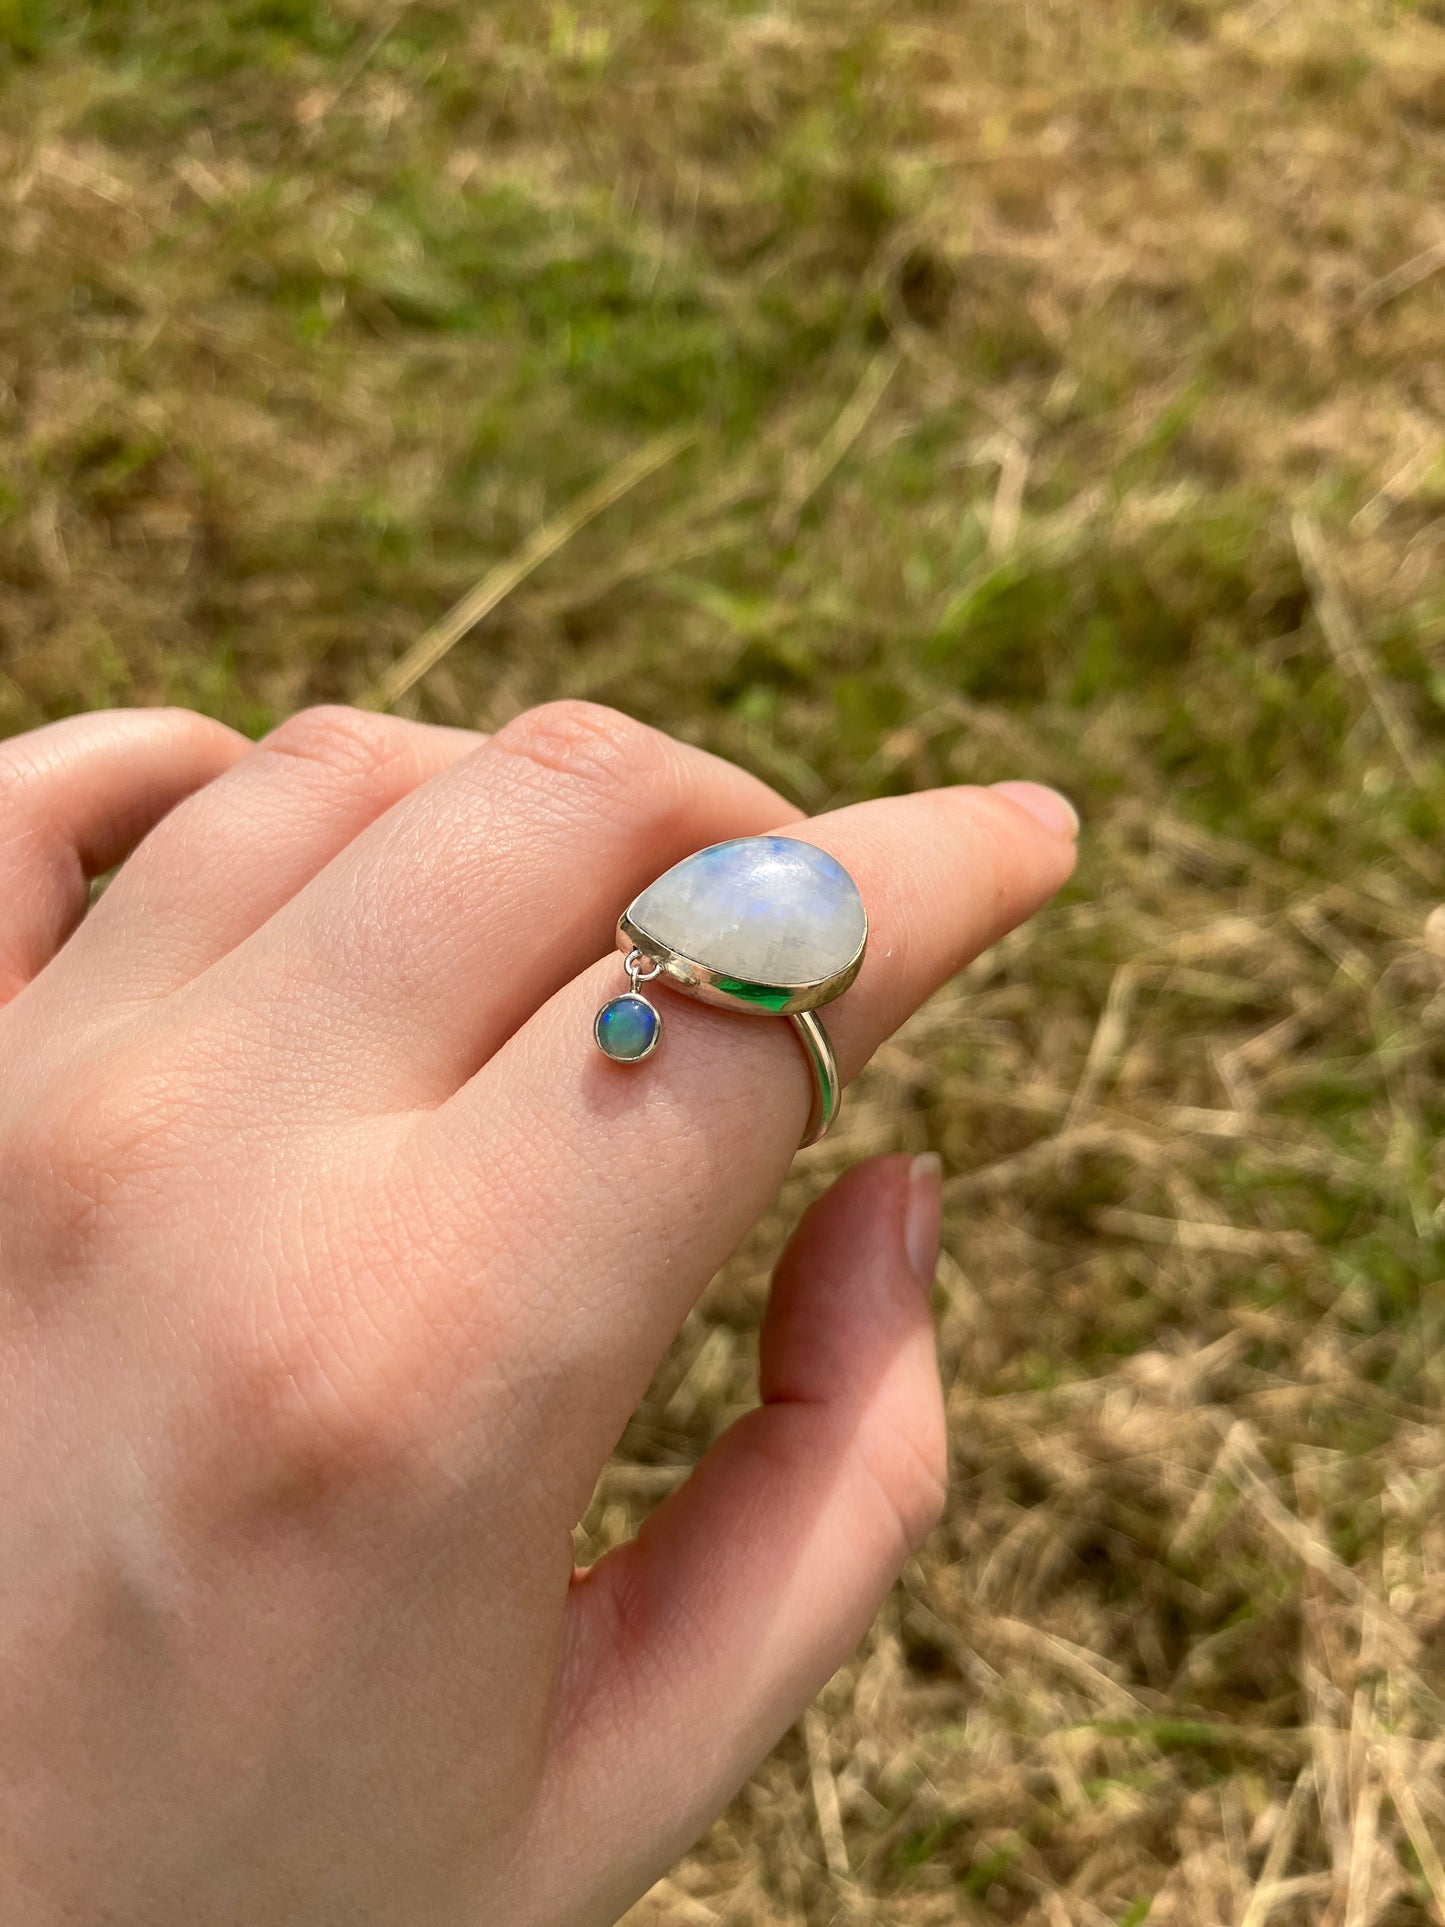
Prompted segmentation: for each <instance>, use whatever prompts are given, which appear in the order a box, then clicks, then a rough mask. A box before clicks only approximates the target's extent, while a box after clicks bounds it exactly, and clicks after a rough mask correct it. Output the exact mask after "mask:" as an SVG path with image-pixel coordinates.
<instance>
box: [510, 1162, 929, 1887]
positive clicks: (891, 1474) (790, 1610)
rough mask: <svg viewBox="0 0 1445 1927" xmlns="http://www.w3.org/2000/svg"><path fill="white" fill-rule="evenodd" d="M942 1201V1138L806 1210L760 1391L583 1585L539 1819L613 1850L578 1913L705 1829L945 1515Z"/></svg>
mask: <svg viewBox="0 0 1445 1927" xmlns="http://www.w3.org/2000/svg"><path fill="white" fill-rule="evenodd" d="M940 1208H941V1207H940V1187H939V1168H938V1161H937V1159H936V1158H933V1157H923V1158H914V1159H909V1158H906V1157H885V1158H877V1159H873V1160H871V1161H870V1162H868V1163H866V1164H862V1165H859V1166H857V1167H856V1168H855V1169H854V1170H852V1171H850V1172H848V1173H847V1175H846V1176H845V1177H843V1178H842V1179H841V1180H840V1181H839V1182H838V1183H837V1184H836V1185H835V1186H834V1187H833V1188H832V1190H831V1191H829V1192H828V1193H827V1194H826V1195H825V1196H824V1197H823V1198H821V1199H820V1200H819V1201H818V1202H817V1203H816V1204H814V1205H813V1206H812V1208H811V1209H810V1210H809V1211H808V1212H807V1214H806V1215H805V1216H804V1218H803V1220H802V1222H801V1224H800V1225H799V1226H798V1229H797V1231H796V1233H795V1234H794V1236H793V1238H792V1240H791V1241H790V1243H789V1245H788V1247H787V1249H786V1251H785V1252H784V1254H783V1256H782V1259H781V1261H780V1262H779V1265H778V1268H777V1272H776V1274H775V1277H774V1281H773V1291H772V1298H771V1301H770V1303H769V1307H768V1312H767V1316H766V1318H765V1320H764V1323H763V1330H762V1341H761V1361H760V1364H761V1369H760V1377H761V1391H762V1398H763V1403H762V1405H761V1406H760V1407H759V1409H758V1410H756V1411H753V1412H750V1413H748V1414H747V1416H746V1417H745V1418H743V1419H741V1420H739V1421H738V1423H737V1424H736V1425H734V1426H733V1427H732V1428H731V1429H730V1430H729V1431H728V1432H726V1433H725V1434H724V1435H723V1437H722V1438H721V1439H720V1440H719V1441H718V1443H717V1444H716V1445H715V1446H714V1447H713V1448H712V1450H711V1451H709V1452H708V1454H707V1455H706V1457H705V1458H704V1459H703V1461H702V1463H701V1464H700V1465H699V1466H698V1468H697V1470H696V1471H695V1472H694V1473H693V1475H692V1476H691V1478H689V1480H688V1481H687V1483H686V1484H685V1485H684V1486H682V1487H681V1488H680V1489H679V1490H678V1491H677V1492H676V1493H674V1494H673V1495H672V1497H671V1498H669V1499H667V1500H666V1501H665V1502H664V1503H663V1504H662V1505H661V1506H659V1507H658V1509H657V1510H656V1512H654V1513H653V1515H652V1517H651V1518H650V1519H649V1520H648V1521H647V1523H646V1525H645V1526H644V1527H643V1528H642V1531H641V1533H640V1534H639V1536H638V1537H637V1539H636V1540H634V1541H633V1542H632V1543H631V1544H630V1545H627V1546H623V1547H621V1548H619V1549H618V1550H617V1551H615V1552H613V1553H610V1554H609V1555H608V1556H607V1557H606V1558H605V1559H603V1560H602V1561H601V1562H600V1563H599V1564H598V1565H597V1566H596V1567H594V1568H593V1569H592V1570H591V1571H590V1572H587V1573H582V1574H579V1575H578V1577H577V1579H576V1581H575V1583H574V1587H573V1592H572V1597H571V1601H570V1614H569V1623H568V1628H567V1635H566V1640H567V1644H566V1649H565V1651H566V1658H565V1661H564V1667H565V1675H564V1677H565V1687H564V1691H565V1705H564V1706H563V1708H562V1711H561V1713H560V1714H559V1722H560V1730H559V1732H558V1735H557V1747H556V1752H555V1755H554V1760H553V1767H552V1778H551V1783H550V1791H549V1795H548V1800H547V1803H546V1804H547V1805H548V1806H550V1807H551V1808H552V1811H551V1813H550V1815H549V1816H548V1818H547V1820H546V1822H545V1824H546V1825H547V1827H548V1833H547V1835H546V1837H549V1838H550V1839H552V1840H553V1841H554V1842H555V1840H557V1839H560V1838H565V1839H567V1840H568V1841H569V1843H571V1845H572V1847H573V1850H574V1851H575V1852H576V1853H577V1854H578V1855H579V1856H580V1855H583V1854H590V1855H591V1856H593V1858H592V1864H593V1865H594V1866H598V1867H607V1866H614V1867H616V1869H617V1870H616V1876H615V1880H616V1884H615V1886H612V1885H609V1887H608V1890H607V1892H606V1893H605V1894H603V1895H599V1896H598V1900H597V1908H598V1911H597V1913H596V1914H595V1916H592V1915H589V1916H588V1917H587V1918H588V1919H589V1920H592V1919H594V1918H595V1920H596V1921H598V1922H602V1921H611V1920H613V1919H615V1918H616V1915H617V1914H618V1913H620V1912H621V1911H622V1909H623V1908H624V1907H626V1906H627V1905H628V1904H629V1903H630V1902H631V1900H633V1899H635V1898H636V1896H637V1895H638V1894H640V1893H642V1892H644V1891H645V1890H646V1888H647V1887H648V1886H649V1885H650V1883H651V1882H652V1880H653V1879H655V1878H656V1877H657V1875H658V1874H660V1873H661V1872H663V1871H664V1870H665V1869H666V1868H667V1867H668V1866H669V1865H671V1863H672V1862H673V1861H674V1860H675V1859H676V1858H677V1856H678V1855H679V1854H680V1853H681V1852H683V1851H684V1849H685V1848H686V1847H687V1846H688V1845H690V1844H691V1842H692V1841H693V1840H695V1839H696V1838H697V1836H698V1835H699V1833H701V1832H702V1831H703V1829H704V1828H705V1827H706V1826H707V1825H708V1823H709V1822H710V1821H711V1820H712V1819H713V1818H714V1816H715V1815H716V1814H717V1813H718V1812H719V1811H720V1809H721V1808H722V1807H723V1806H724V1805H725V1804H726V1802H727V1800H728V1799H729V1798H730V1797H731V1795H732V1794H733V1793H734V1792H735V1791H736V1790H737V1788H738V1786H739V1785H740V1784H741V1783H742V1781H743V1780H744V1779H746V1777H747V1775H748V1773H749V1772H750V1771H751V1770H752V1768H753V1767H754V1766H755V1765H756V1763H757V1761H758V1760H759V1759H760V1758H761V1757H762V1756H763V1755H764V1754H765V1753H766V1752H767V1750H768V1748H769V1747H770V1746H772V1745H773V1743H774V1742H775V1741H776V1740H777V1739H778V1737H779V1736H780V1735H781V1734H782V1733H783V1732H785V1731H786V1729H787V1728H788V1726H789V1725H791V1723H792V1722H793V1720H795V1719H796V1718H797V1717H798V1715H799V1713H801V1712H802V1710H803V1709H804V1707H805V1706H806V1705H807V1704H808V1702H809V1701H810V1700H811V1699H812V1698H813V1696H814V1695H815V1694H816V1693H817V1691H818V1689H819V1688H820V1687H821V1686H822V1685H823V1684H824V1682H825V1681H826V1680H827V1679H828V1677H829V1675H830V1674H831V1673H832V1672H833V1671H834V1670H835V1668H836V1667H837V1666H838V1665H839V1664H840V1663H841V1662H842V1661H843V1660H844V1659H845V1658H846V1657H847V1655H848V1654H849V1653H850V1652H851V1651H852V1649H853V1647H854V1646H855V1645H856V1644H857V1642H858V1640H859V1639H860V1638H861V1637H862V1635H863V1633H864V1632H865V1631H866V1630H867V1627H868V1625H869V1623H870V1622H871V1620H872V1618H873V1615H874V1613H875V1612H876V1611H877V1608H878V1605H879V1603H880V1601H881V1600H882V1598H883V1597H884V1595H885V1594H886V1592H887V1590H888V1588H889V1586H890V1585H891V1584H892V1583H893V1580H894V1579H895V1578H896V1576H897V1574H898V1571H899V1569H900V1567H901V1566H902V1565H903V1562H904V1560H905V1559H906V1557H907V1556H908V1554H909V1552H910V1551H911V1550H912V1549H913V1548H914V1547H915V1546H916V1545H917V1544H918V1543H919V1542H920V1540H922V1538H923V1537H924V1536H925V1535H926V1533H927V1532H928V1531H929V1529H930V1528H931V1526H932V1525H933V1524H934V1523H935V1521H936V1519H937V1517H938V1515H939V1512H940V1510H941V1507H942V1503H943V1496H944V1479H945V1471H946V1456H947V1444H946V1433H945V1426H944V1414H943V1400H942V1395H941V1390H940V1387H939V1381H938V1368H937V1363H936V1360H935V1356H934V1348H933V1326H932V1317H931V1312H930V1307H929V1287H930V1284H931V1281H932V1277H933V1269H934V1264H935V1261H936V1258H937V1252H938V1235H939V1220H940ZM619 1842H625V1843H626V1845H625V1847H624V1848H623V1851H624V1852H625V1855H626V1862H625V1865H622V1866H618V1865H617V1860H618V1852H619ZM609 1909H610V1911H609Z"/></svg>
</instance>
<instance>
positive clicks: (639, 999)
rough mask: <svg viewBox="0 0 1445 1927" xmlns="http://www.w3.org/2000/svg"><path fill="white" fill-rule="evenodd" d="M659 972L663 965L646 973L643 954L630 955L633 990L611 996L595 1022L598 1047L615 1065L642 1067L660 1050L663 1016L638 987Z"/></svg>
mask: <svg viewBox="0 0 1445 1927" xmlns="http://www.w3.org/2000/svg"><path fill="white" fill-rule="evenodd" d="M659 969H660V966H659V965H657V964H654V965H653V966H652V968H651V970H644V969H643V967H642V955H641V953H640V952H639V951H636V950H634V951H632V952H630V953H629V955H628V958H627V975H628V978H629V980H630V982H631V984H632V988H631V990H627V991H624V992H623V994H622V995H621V996H620V997H610V998H609V999H608V1000H607V1002H606V1003H605V1004H604V1005H603V1006H602V1008H601V1010H599V1011H598V1013H597V1016H596V1018H595V1019H594V1020H593V1024H592V1035H593V1036H594V1037H595V1038H596V1039H597V1048H598V1049H599V1050H600V1051H601V1052H602V1054H603V1055H604V1057H610V1058H611V1059H612V1061H613V1063H614V1064H640V1063H641V1062H642V1060H643V1058H644V1057H650V1056H651V1055H652V1053H653V1051H655V1050H656V1049H657V1046H658V1043H659V1042H660V1040H661V1037H662V1016H661V1013H660V1012H659V1011H658V1010H657V1009H656V1008H655V1006H654V1005H652V1004H650V1003H649V1002H648V1000H647V999H646V997H644V996H643V994H642V992H641V991H640V990H639V989H638V988H637V986H638V984H639V983H650V982H651V981H652V979H653V978H654V977H655V976H656V975H657V974H658V971H659Z"/></svg>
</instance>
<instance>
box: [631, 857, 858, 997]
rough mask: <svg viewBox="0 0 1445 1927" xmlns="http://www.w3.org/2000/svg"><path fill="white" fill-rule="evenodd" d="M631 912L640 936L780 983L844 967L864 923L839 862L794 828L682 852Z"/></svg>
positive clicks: (711, 965)
mask: <svg viewBox="0 0 1445 1927" xmlns="http://www.w3.org/2000/svg"><path fill="white" fill-rule="evenodd" d="M627 914H628V918H629V920H630V921H631V923H632V924H633V926H634V927H635V928H636V929H637V930H638V931H639V932H640V933H641V934H643V935H644V936H646V937H648V938H651V939H652V940H653V941H655V942H656V943H659V944H662V945H665V946H666V947H667V949H669V950H674V951H676V952H677V954H678V955H679V956H682V957H686V958H688V959H689V960H690V961H692V962H693V963H698V964H703V965H705V966H706V967H707V969H709V970H712V971H716V972H718V973H720V974H722V975H726V976H729V977H735V978H737V979H739V980H740V981H741V982H745V983H747V984H754V985H763V986H777V987H780V988H781V987H782V986H787V985H793V986H797V985H804V984H814V983H820V982H822V981H824V980H825V979H827V978H829V977H833V976H836V975H837V973H838V972H839V971H841V970H846V969H847V967H848V966H849V964H851V963H852V962H853V961H854V960H855V959H856V957H857V956H858V953H859V951H860V950H861V949H862V947H863V940H864V937H865V936H866V934H867V930H868V919H867V917H866V915H865V914H864V910H863V900H862V898H861V897H860V896H859V895H858V887H857V885H856V884H855V883H854V881H853V879H852V877H850V876H849V874H848V872H847V871H846V870H845V869H844V868H843V866H842V864H841V863H839V862H838V860H837V858H836V857H831V856H829V855H828V853H827V852H826V851H825V850H819V849H816V848H815V847H814V846H813V845H812V844H811V843H801V842H799V841H798V839H797V838H796V837H791V836H746V837H738V838H735V839H734V840H733V841H732V842H730V843H714V844H713V845H712V847H711V848H710V849H706V850H699V851H698V852H697V854H696V855H695V856H689V857H684V859H683V860H682V862H681V863H676V864H674V865H673V867H672V868H671V869H670V870H668V871H666V872H665V873H664V874H663V875H662V876H660V877H659V878H658V879H657V881H656V883H653V884H650V885H649V886H648V888H647V889H646V890H644V891H643V893H642V895H641V896H640V897H638V898H637V900H636V902H635V903H633V905H632V907H631V908H630V910H629V911H628V913H627Z"/></svg>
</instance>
